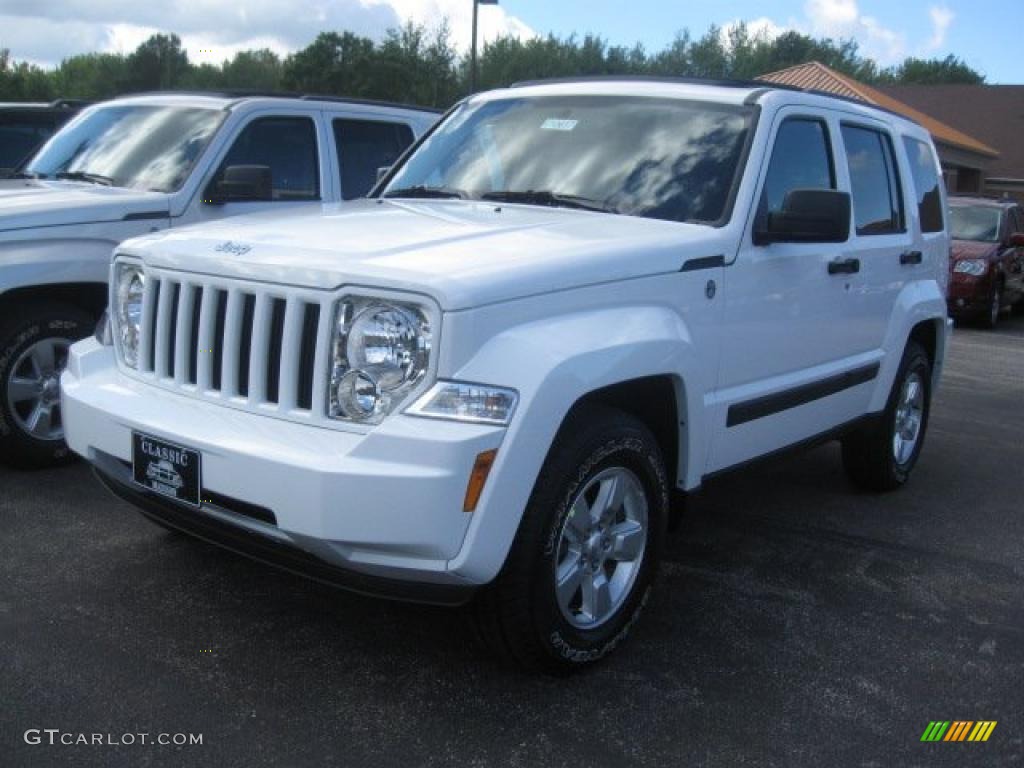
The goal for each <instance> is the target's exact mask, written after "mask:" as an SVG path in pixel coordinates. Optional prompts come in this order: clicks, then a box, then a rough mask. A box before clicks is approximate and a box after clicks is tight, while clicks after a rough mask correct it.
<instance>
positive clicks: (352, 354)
mask: <svg viewBox="0 0 1024 768" xmlns="http://www.w3.org/2000/svg"><path fill="white" fill-rule="evenodd" d="M432 338H433V335H432V330H431V323H430V320H429V317H428V314H427V312H426V311H424V308H422V307H420V306H418V305H415V304H406V303H402V302H395V303H392V302H389V301H382V300H380V299H371V298H368V297H366V298H364V297H357V296H351V297H346V298H345V299H343V300H342V301H340V302H339V303H338V305H337V308H336V310H335V322H334V337H333V339H332V341H331V350H332V355H333V361H332V364H331V380H330V388H329V390H328V391H329V392H330V399H329V401H328V404H327V407H328V414H329V415H330V416H331V418H334V419H347V420H351V421H358V422H362V423H364V424H376V423H379V422H380V420H381V419H383V418H384V417H385V416H387V415H388V414H389V413H391V412H392V411H393V410H394V409H395V408H396V407H398V405H399V404H400V403H401V402H402V401H403V399H404V398H405V397H407V396H408V395H409V394H410V393H411V392H412V391H413V390H414V389H415V388H416V386H417V385H418V384H419V383H420V382H421V381H422V380H423V377H424V376H425V375H426V373H427V370H428V369H429V367H430V350H431V340H432Z"/></svg>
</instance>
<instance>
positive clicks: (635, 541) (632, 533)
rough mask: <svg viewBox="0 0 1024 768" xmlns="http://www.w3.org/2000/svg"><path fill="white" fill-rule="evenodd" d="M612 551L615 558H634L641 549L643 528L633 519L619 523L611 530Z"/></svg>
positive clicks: (643, 537) (643, 539)
mask: <svg viewBox="0 0 1024 768" xmlns="http://www.w3.org/2000/svg"><path fill="white" fill-rule="evenodd" d="M611 536H612V551H611V556H612V558H613V559H615V560H620V561H621V560H636V559H637V557H639V556H640V552H641V550H642V549H643V546H644V541H645V538H646V537H645V536H644V528H643V526H642V525H640V523H638V522H636V521H634V520H626V521H625V522H622V523H619V524H618V525H616V526H615V527H614V528H612V530H611Z"/></svg>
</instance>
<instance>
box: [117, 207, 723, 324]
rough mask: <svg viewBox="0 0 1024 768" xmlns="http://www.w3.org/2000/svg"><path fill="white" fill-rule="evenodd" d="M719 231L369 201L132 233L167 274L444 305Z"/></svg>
mask: <svg viewBox="0 0 1024 768" xmlns="http://www.w3.org/2000/svg"><path fill="white" fill-rule="evenodd" d="M724 242H725V236H724V234H723V233H722V231H721V230H718V229H714V228H712V227H707V226H699V225H694V224H679V223H674V222H666V221H656V220H653V219H642V218H638V217H631V216H614V215H609V214H602V213H593V212H589V211H579V210H571V209H565V208H540V207H535V206H523V205H506V204H501V205H496V204H495V203H482V202H471V201H457V200H452V201H447V200H445V201H434V200H431V201H416V202H407V201H394V200H385V201H375V200H365V201H359V202H355V203H344V204H340V205H339V204H334V205H325V206H321V207H319V208H316V209H312V210H310V209H309V208H306V209H304V210H295V211H292V212H279V213H271V214H257V215H252V216H241V217H234V218H231V219H226V220H224V221H220V222H217V223H214V224H204V225H199V226H194V227H186V228H182V229H178V230H170V231H167V232H164V233H160V234H155V235H147V236H144V237H141V238H136V239H134V240H129V241H127V242H126V243H124V244H123V245H122V247H121V249H120V250H121V251H123V252H131V253H136V254H138V255H140V256H142V257H143V258H144V259H145V261H146V262H147V263H148V264H151V265H154V266H160V267H165V268H169V269H175V270H182V271H188V272H201V273H206V274H214V275H223V276H225V277H237V278H244V279H252V280H261V281H265V282H273V283H282V284H288V285H298V286H303V287H309V288H323V289H334V288H338V287H340V286H342V285H346V284H348V285H367V286H373V287H381V288H390V289H394V290H404V291H418V292H424V293H428V294H430V295H432V296H433V297H434V298H435V299H436V300H437V301H438V302H439V303H440V305H441V306H442V308H444V309H447V310H454V309H462V308H468V307H472V306H479V305H482V304H488V303H494V302H498V301H503V300H508V299H512V298H518V297H521V296H528V295H534V294H538V293H548V292H554V291H558V290H565V289H568V288H575V287H582V286H585V285H591V284H596V283H605V282H613V281H617V280H626V279H629V278H634V277H641V276H644V275H651V274H658V273H668V272H676V271H678V270H679V269H680V267H681V266H682V264H683V262H685V261H686V260H687V259H690V258H700V257H707V256H714V255H719V254H724V253H726V251H725V250H724V245H723V244H724Z"/></svg>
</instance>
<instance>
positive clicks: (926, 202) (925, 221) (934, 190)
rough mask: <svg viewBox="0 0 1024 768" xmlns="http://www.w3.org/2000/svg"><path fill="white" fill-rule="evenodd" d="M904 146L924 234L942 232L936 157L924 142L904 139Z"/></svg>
mask: <svg viewBox="0 0 1024 768" xmlns="http://www.w3.org/2000/svg"><path fill="white" fill-rule="evenodd" d="M903 146H904V147H905V148H906V150H907V159H908V160H909V161H910V173H911V175H912V176H913V177H914V195H915V197H916V198H917V211H918V214H920V217H921V231H922V232H941V231H942V196H941V195H940V194H939V175H938V173H936V171H935V165H936V164H935V155H934V154H933V153H932V148H931V147H930V146H928V145H927V144H926V143H925V142H923V141H918V140H917V139H911V138H910V137H908V136H904V137H903Z"/></svg>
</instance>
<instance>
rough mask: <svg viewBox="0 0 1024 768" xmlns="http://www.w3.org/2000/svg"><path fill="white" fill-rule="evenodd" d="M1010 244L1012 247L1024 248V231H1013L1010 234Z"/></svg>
mask: <svg viewBox="0 0 1024 768" xmlns="http://www.w3.org/2000/svg"><path fill="white" fill-rule="evenodd" d="M1010 245H1011V246H1012V247H1014V248H1024V232H1014V233H1013V234H1012V235H1010Z"/></svg>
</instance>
